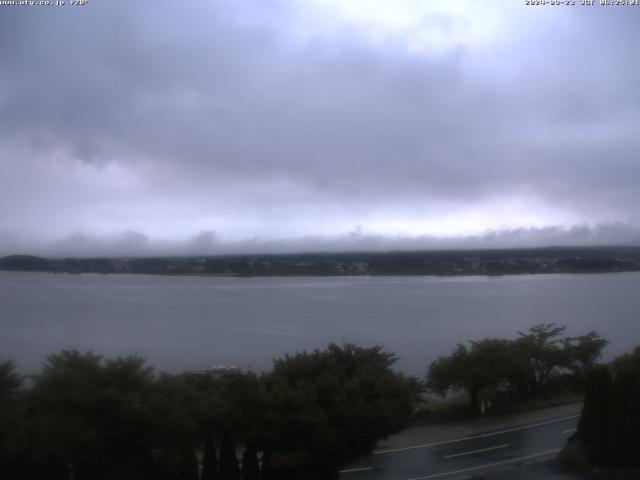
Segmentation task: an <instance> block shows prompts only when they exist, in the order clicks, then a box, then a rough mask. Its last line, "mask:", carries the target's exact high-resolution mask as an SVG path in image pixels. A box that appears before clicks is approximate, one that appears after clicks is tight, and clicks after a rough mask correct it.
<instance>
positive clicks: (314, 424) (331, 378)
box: [263, 344, 416, 479]
mask: <svg viewBox="0 0 640 480" xmlns="http://www.w3.org/2000/svg"><path fill="white" fill-rule="evenodd" d="M395 360H396V357H395V356H394V355H393V354H391V353H387V352H384V351H383V350H382V348H381V347H379V346H377V347H373V348H369V349H365V348H360V347H357V346H355V345H353V344H345V345H343V346H342V347H340V346H338V345H335V344H331V345H329V347H328V348H327V349H326V350H323V351H320V350H315V351H314V352H312V353H307V352H302V353H298V354H296V355H294V356H289V355H286V356H285V357H284V358H282V359H278V360H276V361H275V362H274V368H273V371H272V372H271V374H270V375H268V376H266V377H265V378H264V382H265V391H266V412H265V413H266V416H267V417H266V420H265V425H264V427H263V428H264V431H265V432H266V438H265V439H264V444H263V447H264V450H265V457H263V466H264V468H265V469H266V471H268V472H270V473H269V475H271V476H273V477H274V478H275V477H277V478H308V479H311V478H333V477H334V476H336V475H337V468H338V467H339V466H340V465H343V464H345V463H347V462H348V461H351V460H353V459H355V458H358V457H359V456H362V455H365V454H368V453H370V452H371V450H372V449H373V447H374V446H375V444H376V442H377V441H378V440H379V439H380V438H383V437H385V436H387V435H389V434H391V433H393V432H395V431H397V430H399V429H400V428H402V427H403V426H404V425H405V423H406V422H407V420H408V419H409V417H410V415H411V413H412V409H413V404H414V401H415V398H416V384H415V382H414V381H412V380H411V379H408V378H406V377H404V376H403V375H401V374H398V373H395V372H394V371H393V370H392V369H391V366H392V365H393V363H394V362H395ZM275 472H277V474H276V473H275Z"/></svg>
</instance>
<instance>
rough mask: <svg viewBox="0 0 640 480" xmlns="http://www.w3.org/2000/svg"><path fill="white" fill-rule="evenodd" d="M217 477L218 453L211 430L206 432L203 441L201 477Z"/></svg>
mask: <svg viewBox="0 0 640 480" xmlns="http://www.w3.org/2000/svg"><path fill="white" fill-rule="evenodd" d="M217 479H218V454H217V452H216V442H215V439H214V437H213V434H212V433H211V432H207V434H206V436H205V441H204V453H203V456H202V479H201V480H217Z"/></svg>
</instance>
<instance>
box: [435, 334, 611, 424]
mask: <svg viewBox="0 0 640 480" xmlns="http://www.w3.org/2000/svg"><path fill="white" fill-rule="evenodd" d="M565 330H566V327H560V326H556V325H555V324H553V323H548V324H540V325H536V326H534V327H532V328H530V329H529V330H528V331H527V332H519V336H518V338H516V339H515V340H509V339H502V338H485V339H483V340H479V341H472V342H469V344H468V345H465V344H459V345H458V346H457V347H456V348H455V350H454V351H453V353H452V354H451V355H449V356H447V357H440V358H439V359H437V360H436V361H434V362H433V363H432V364H431V366H430V367H429V374H428V383H427V385H428V387H429V389H430V390H431V391H433V392H435V393H438V394H440V395H447V394H450V393H451V392H452V391H464V392H465V393H466V394H467V397H468V401H469V404H468V407H467V409H466V410H464V411H463V412H467V413H468V414H469V415H474V414H477V413H479V412H486V411H492V410H493V411H508V410H509V409H511V408H513V407H516V406H517V405H519V404H520V405H521V404H523V403H525V402H531V401H532V400H536V399H540V398H545V397H546V398H558V397H563V396H567V395H570V394H572V393H576V392H582V391H583V389H584V385H585V381H586V378H587V375H588V373H589V372H590V371H591V370H592V369H593V368H594V367H595V366H596V363H597V361H598V360H599V358H600V355H601V353H602V350H603V348H604V347H605V346H606V345H607V343H608V342H607V341H606V340H605V339H603V338H602V337H600V336H599V335H598V334H597V333H595V332H589V333H587V334H586V335H581V336H577V337H569V336H564V335H563V334H564V331H565Z"/></svg>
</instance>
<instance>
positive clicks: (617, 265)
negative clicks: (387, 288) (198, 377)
mask: <svg viewBox="0 0 640 480" xmlns="http://www.w3.org/2000/svg"><path fill="white" fill-rule="evenodd" d="M0 269H3V270H18V271H39V272H56V273H63V272H67V273H143V274H162V275H227V276H229V275H243V276H276V275H509V274H529V273H592V272H595V273H602V272H625V271H640V248H639V247H598V248H595V247H594V248H535V249H510V250H448V251H447V250H443V251H413V252H384V253H363V252H351V253H316V254H311V253H307V254H288V255H222V256H205V257H155V258H65V259H50V258H42V257H35V256H31V255H11V256H8V257H4V258H0Z"/></svg>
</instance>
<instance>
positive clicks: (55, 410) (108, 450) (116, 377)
mask: <svg viewBox="0 0 640 480" xmlns="http://www.w3.org/2000/svg"><path fill="white" fill-rule="evenodd" d="M188 393H189V391H188V389H186V388H185V386H184V385H183V384H182V383H180V382H176V381H174V380H172V379H170V378H161V379H159V380H156V379H155V377H154V376H153V373H152V370H151V369H150V368H148V367H146V366H145V365H144V359H142V358H140V357H136V356H132V357H124V358H118V359H114V360H103V359H102V357H100V356H98V355H94V354H92V353H85V354H82V353H80V352H77V351H63V352H61V353H59V354H55V355H50V356H49V357H48V358H47V361H46V362H45V364H44V366H43V373H42V374H41V375H40V376H39V377H38V378H37V379H36V380H35V383H34V386H33V389H32V391H31V392H30V394H29V405H28V408H29V416H30V418H31V420H32V421H31V422H30V424H31V435H32V441H33V444H34V445H36V446H37V448H36V449H34V452H33V454H34V458H33V459H32V462H31V463H32V464H33V465H36V466H38V465H40V466H42V468H48V467H47V465H53V464H56V465H58V464H62V465H65V466H70V467H69V468H71V469H72V470H73V472H74V477H75V478H77V479H83V478H90V479H92V480H100V479H111V478H120V479H125V478H131V479H133V478H140V479H144V478H149V477H151V476H154V477H157V478H173V477H174V476H175V475H182V473H184V468H183V467H184V466H185V465H186V462H185V461H184V460H185V459H186V456H185V455H186V453H187V452H191V451H193V438H194V432H195V431H196V429H195V426H194V422H193V421H191V419H190V416H189V415H187V414H185V415H182V414H183V413H185V412H188V411H190V408H189V406H188V405H187V404H186V402H185V401H184V399H185V398H190V396H189V394H188ZM37 468H40V467H36V469H37ZM170 472H173V473H170ZM180 472H182V473H180Z"/></svg>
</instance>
